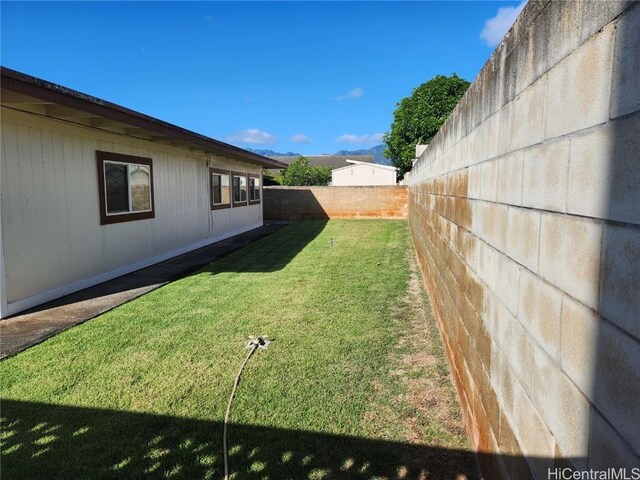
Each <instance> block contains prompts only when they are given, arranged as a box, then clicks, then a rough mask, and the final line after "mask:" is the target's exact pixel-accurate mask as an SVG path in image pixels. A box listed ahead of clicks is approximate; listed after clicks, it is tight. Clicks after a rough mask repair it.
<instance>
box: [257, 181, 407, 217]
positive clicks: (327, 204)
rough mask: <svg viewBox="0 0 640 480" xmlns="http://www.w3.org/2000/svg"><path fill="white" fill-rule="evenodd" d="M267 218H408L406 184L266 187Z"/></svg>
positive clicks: (265, 214) (265, 205)
mask: <svg viewBox="0 0 640 480" xmlns="http://www.w3.org/2000/svg"><path fill="white" fill-rule="evenodd" d="M263 194H264V211H263V215H264V219H265V220H302V219H312V218H407V210H408V207H407V187H405V186H372V187H264V189H263Z"/></svg>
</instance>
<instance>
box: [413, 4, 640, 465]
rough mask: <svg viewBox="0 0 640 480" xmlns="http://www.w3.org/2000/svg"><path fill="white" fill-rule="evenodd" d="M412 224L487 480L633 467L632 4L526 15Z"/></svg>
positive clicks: (453, 121) (637, 282)
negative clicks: (557, 471)
mask: <svg viewBox="0 0 640 480" xmlns="http://www.w3.org/2000/svg"><path fill="white" fill-rule="evenodd" d="M409 223H410V227H411V231H412V234H413V238H414V241H415V245H416V249H417V253H418V257H419V261H420V264H421V267H422V269H423V272H424V276H425V280H426V282H427V287H428V290H429V293H430V296H431V299H432V303H433V305H434V308H435V310H436V317H437V319H438V323H439V327H440V330H441V333H442V337H443V341H444V344H445V348H446V350H447V354H448V357H449V360H450V363H451V366H452V370H453V373H454V378H455V382H456V388H457V391H458V394H459V399H460V402H461V405H462V408H463V412H464V416H465V422H466V425H467V429H468V432H469V434H470V437H471V439H472V441H473V442H474V444H475V446H476V447H477V448H478V450H479V451H480V452H485V453H487V455H480V456H479V461H480V463H481V468H482V470H483V473H484V474H485V475H486V476H487V477H489V478H493V477H495V478H523V475H532V476H533V477H534V478H548V472H549V470H548V469H549V468H560V467H565V466H568V467H572V468H575V469H579V470H584V469H587V468H594V469H602V468H606V467H622V466H624V467H640V401H638V399H639V398H640V3H638V2H627V1H603V2H595V1H592V2H578V1H549V0H546V1H532V0H530V1H529V3H528V4H527V6H526V7H525V9H524V10H523V12H522V14H521V15H520V17H519V19H518V20H517V21H516V23H515V25H514V26H513V28H512V29H511V31H510V32H509V33H508V34H507V36H506V38H505V40H504V41H503V42H502V44H501V45H500V46H499V47H498V48H497V49H496V51H495V52H494V53H493V55H492V56H491V58H490V59H489V60H488V62H487V64H486V65H485V66H484V67H483V69H482V71H481V72H480V73H479V75H478V77H477V78H476V79H475V81H474V82H473V84H472V85H471V87H470V89H469V91H468V92H467V93H466V95H465V96H464V97H463V99H462V100H461V101H460V103H459V104H458V106H457V107H456V109H455V110H454V112H453V113H452V115H451V116H450V117H449V119H448V120H447V121H446V123H445V124H444V125H443V127H442V128H441V130H440V132H439V133H438V134H437V135H436V137H435V138H434V139H433V140H432V142H431V143H430V144H429V146H428V147H427V148H426V150H425V151H424V152H423V153H422V154H421V155H420V157H419V159H418V161H417V162H416V164H415V165H414V167H413V169H412V171H411V175H410V177H409Z"/></svg>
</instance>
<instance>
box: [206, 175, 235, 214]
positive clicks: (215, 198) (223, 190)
mask: <svg viewBox="0 0 640 480" xmlns="http://www.w3.org/2000/svg"><path fill="white" fill-rule="evenodd" d="M230 177H231V173H230V172H229V170H219V169H217V168H209V179H210V185H211V210H217V209H220V208H229V207H230V206H231V180H230Z"/></svg>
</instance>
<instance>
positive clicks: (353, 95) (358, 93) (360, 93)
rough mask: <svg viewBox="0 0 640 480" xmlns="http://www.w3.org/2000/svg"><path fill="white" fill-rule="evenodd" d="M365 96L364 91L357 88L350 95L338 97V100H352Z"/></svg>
mask: <svg viewBox="0 0 640 480" xmlns="http://www.w3.org/2000/svg"><path fill="white" fill-rule="evenodd" d="M363 95H364V89H363V88H360V87H356V88H354V89H353V90H351V91H350V92H349V93H345V94H342V95H338V96H337V97H336V100H351V99H354V98H360V97H362V96H363Z"/></svg>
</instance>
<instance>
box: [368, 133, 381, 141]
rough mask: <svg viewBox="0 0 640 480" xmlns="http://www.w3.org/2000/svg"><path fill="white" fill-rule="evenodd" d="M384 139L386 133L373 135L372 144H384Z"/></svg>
mask: <svg viewBox="0 0 640 480" xmlns="http://www.w3.org/2000/svg"><path fill="white" fill-rule="evenodd" d="M382 137H384V133H374V134H373V135H371V143H382Z"/></svg>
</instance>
